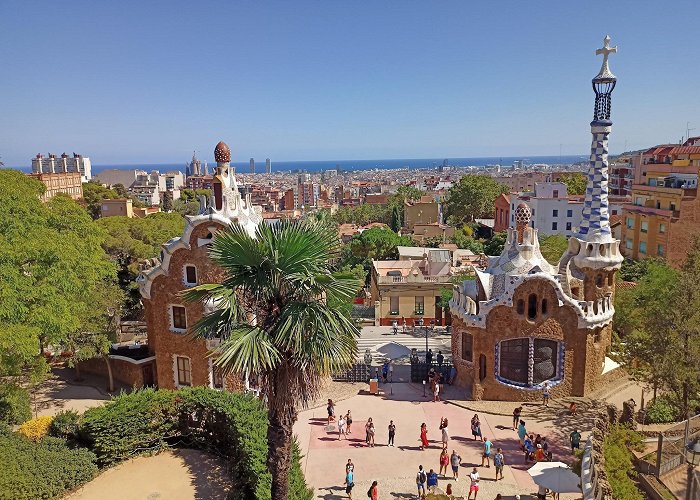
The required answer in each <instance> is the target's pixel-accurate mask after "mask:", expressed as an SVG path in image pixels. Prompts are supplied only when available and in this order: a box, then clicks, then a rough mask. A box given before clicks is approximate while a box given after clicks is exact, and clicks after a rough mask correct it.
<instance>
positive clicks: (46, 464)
mask: <svg viewBox="0 0 700 500" xmlns="http://www.w3.org/2000/svg"><path fill="white" fill-rule="evenodd" d="M0 464H2V473H0V499H12V500H24V499H27V500H30V499H31V500H34V499H36V498H60V497H62V496H63V494H64V493H65V492H66V491H69V490H72V489H74V488H77V487H78V486H80V485H81V484H83V483H86V482H87V481H90V480H91V479H92V478H93V477H95V475H96V474H97V466H96V465H95V455H94V454H93V453H91V452H89V451H87V450H82V449H70V448H68V447H67V446H66V444H65V442H64V441H63V440H61V439H58V438H54V437H46V438H44V439H43V440H41V441H39V442H38V443H35V442H33V441H30V440H29V439H27V438H25V437H23V436H21V435H19V434H16V433H15V434H10V435H7V436H0Z"/></svg>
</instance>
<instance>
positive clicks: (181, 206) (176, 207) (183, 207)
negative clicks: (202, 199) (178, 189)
mask: <svg viewBox="0 0 700 500" xmlns="http://www.w3.org/2000/svg"><path fill="white" fill-rule="evenodd" d="M173 212H177V213H178V214H180V215H182V216H185V215H197V214H198V213H199V202H198V201H194V200H191V201H186V200H184V199H183V198H182V197H181V198H179V199H177V200H175V201H174V202H173Z"/></svg>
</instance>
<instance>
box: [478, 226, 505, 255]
mask: <svg viewBox="0 0 700 500" xmlns="http://www.w3.org/2000/svg"><path fill="white" fill-rule="evenodd" d="M507 238H508V233H507V232H506V231H501V232H500V233H494V235H493V236H492V237H491V239H490V240H488V241H487V242H486V243H485V244H484V253H485V254H486V255H489V256H494V255H501V252H503V247H505V246H506V239H507Z"/></svg>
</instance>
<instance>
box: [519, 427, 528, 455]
mask: <svg viewBox="0 0 700 500" xmlns="http://www.w3.org/2000/svg"><path fill="white" fill-rule="evenodd" d="M526 437H527V429H526V428H525V421H524V420H521V421H520V425H518V438H520V448H521V449H523V450H524V449H525V438H526Z"/></svg>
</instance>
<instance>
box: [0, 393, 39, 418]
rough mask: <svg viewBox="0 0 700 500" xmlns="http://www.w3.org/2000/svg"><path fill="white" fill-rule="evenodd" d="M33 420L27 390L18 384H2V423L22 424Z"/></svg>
mask: <svg viewBox="0 0 700 500" xmlns="http://www.w3.org/2000/svg"><path fill="white" fill-rule="evenodd" d="M30 418H32V405H31V400H30V398H29V393H28V392H27V390H26V389H23V388H21V387H20V386H18V385H16V384H11V383H0V422H4V423H6V424H8V425H15V424H21V423H23V422H26V421H27V420H29V419H30Z"/></svg>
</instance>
